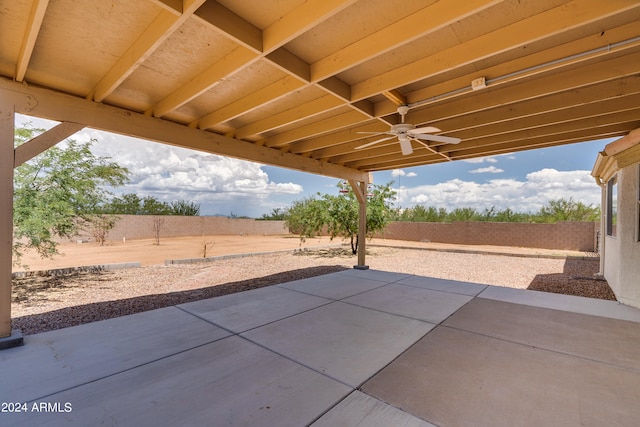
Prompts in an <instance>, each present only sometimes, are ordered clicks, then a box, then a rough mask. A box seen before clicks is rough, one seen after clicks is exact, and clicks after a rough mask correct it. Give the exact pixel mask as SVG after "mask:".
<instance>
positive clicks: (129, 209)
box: [99, 193, 200, 216]
mask: <svg viewBox="0 0 640 427" xmlns="http://www.w3.org/2000/svg"><path fill="white" fill-rule="evenodd" d="M99 211H100V212H102V213H110V214H119V215H183V216H198V215H200V205H199V204H198V203H194V202H187V201H185V200H178V201H175V202H170V203H167V202H162V201H160V200H158V199H157V198H155V197H151V196H146V197H143V198H141V197H140V196H138V195H137V194H135V193H127V194H123V195H121V196H119V197H113V198H112V199H111V200H110V201H109V202H108V203H105V204H103V205H102V206H101V207H100V208H99Z"/></svg>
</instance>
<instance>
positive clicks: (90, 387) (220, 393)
mask: <svg viewBox="0 0 640 427" xmlns="http://www.w3.org/2000/svg"><path fill="white" fill-rule="evenodd" d="M349 392H351V389H350V388H349V387H347V386H345V385H344V384H340V383H338V382H336V381H333V380H331V379H329V378H327V377H326V376H324V375H321V374H319V373H317V372H314V371H312V370H310V369H307V368H305V367H303V366H300V365H299V364H297V363H294V362H292V361H290V360H287V359H286V358H284V357H281V356H278V355H276V354H274V353H272V352H270V351H267V350H265V349H263V348H261V347H259V346H257V345H254V344H251V343H249V342H248V341H246V340H244V339H242V338H239V337H237V336H233V337H229V338H225V339H223V340H220V341H217V342H214V343H211V344H207V345H204V346H201V347H198V348H195V349H191V350H188V351H185V352H182V353H179V354H176V355H173V356H171V357H167V358H164V359H161V360H158V361H156V362H153V363H149V364H147V365H144V366H141V367H139V368H137V369H133V370H129V371H126V372H123V373H120V374H117V375H113V376H111V377H109V378H105V379H102V380H100V381H95V382H91V383H88V384H85V385H83V386H80V387H77V388H73V389H70V390H66V391H63V392H60V393H57V394H55V395H52V396H48V397H47V399H46V400H47V401H50V402H51V401H55V402H61V403H69V404H71V406H72V410H71V412H66V413H55V414H52V413H37V412H31V413H26V414H24V413H22V414H11V415H10V416H7V417H3V421H4V422H3V425H4V426H10V425H20V426H24V425H30V426H38V425H47V426H51V425H62V424H65V423H69V424H73V425H84V426H91V425H99V424H101V423H100V422H97V420H103V421H104V422H105V424H107V425H118V426H121V425H122V426H153V425H158V426H205V425H251V426H270V427H271V426H301V425H307V424H310V423H311V422H313V421H314V420H315V419H317V418H318V417H319V416H320V415H321V414H322V413H323V412H324V411H325V410H326V408H327V407H330V406H332V405H334V404H335V403H337V402H338V401H340V400H341V399H342V398H343V397H345V396H346V395H347V394H348V393H349ZM3 415H4V414H3Z"/></svg>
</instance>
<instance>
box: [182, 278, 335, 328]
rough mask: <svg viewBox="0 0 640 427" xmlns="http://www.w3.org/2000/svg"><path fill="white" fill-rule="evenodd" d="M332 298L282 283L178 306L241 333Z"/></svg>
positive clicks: (327, 301) (321, 303)
mask: <svg viewBox="0 0 640 427" xmlns="http://www.w3.org/2000/svg"><path fill="white" fill-rule="evenodd" d="M329 302H331V300H329V299H326V298H321V297H317V296H313V295H308V294H304V293H301V292H296V291H292V290H289V289H285V288H282V287H278V286H270V287H266V288H261V289H255V290H252V291H246V292H239V293H237V294H231V295H225V296H222V297H218V298H211V299H207V300H202V301H195V302H190V303H187V304H181V305H179V306H178V307H179V308H181V309H183V310H185V311H187V312H189V313H191V314H193V315H195V316H198V317H200V318H202V319H205V320H207V321H209V322H212V323H214V324H216V325H218V326H221V327H223V328H225V329H228V330H230V331H233V332H236V333H239V332H244V331H248V330H249V329H253V328H256V327H258V326H262V325H266V324H267V323H271V322H274V321H276V320H280V319H284V318H286V317H289V316H293V315H294V314H298V313H301V312H303V311H306V310H309V309H312V308H315V307H318V306H321V305H323V304H327V303H329Z"/></svg>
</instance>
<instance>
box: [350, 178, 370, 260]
mask: <svg viewBox="0 0 640 427" xmlns="http://www.w3.org/2000/svg"><path fill="white" fill-rule="evenodd" d="M349 184H350V185H351V188H352V189H353V192H354V193H355V195H356V199H358V207H359V211H358V264H357V265H354V266H353V268H355V269H358V270H367V269H368V268H369V266H368V265H366V259H365V258H366V250H367V244H366V242H367V185H368V183H367V182H361V181H360V182H357V181H353V180H349Z"/></svg>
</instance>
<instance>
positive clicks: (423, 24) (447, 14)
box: [311, 0, 502, 99]
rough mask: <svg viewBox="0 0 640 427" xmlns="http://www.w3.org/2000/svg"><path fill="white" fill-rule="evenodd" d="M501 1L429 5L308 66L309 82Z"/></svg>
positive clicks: (475, 0) (340, 70)
mask: <svg viewBox="0 0 640 427" xmlns="http://www.w3.org/2000/svg"><path fill="white" fill-rule="evenodd" d="M500 1H502V0H490V1H487V0H467V1H464V2H454V3H451V2H436V3H433V4H430V5H428V6H427V7H425V8H423V9H421V10H419V11H416V12H414V13H412V14H410V15H409V16H407V17H405V18H403V19H400V20H399V21H396V22H394V23H392V24H391V25H389V26H387V27H385V28H382V29H380V30H378V31H376V32H374V33H373V34H371V35H369V36H367V37H365V38H363V39H360V40H358V41H356V42H354V43H351V44H349V45H348V46H346V47H344V48H342V49H340V50H338V51H336V52H334V53H332V54H331V55H328V56H327V57H325V58H323V59H321V60H319V61H317V62H315V63H313V64H311V80H312V81H314V82H317V81H320V80H324V79H326V78H328V77H331V76H335V75H336V74H339V73H340V72H342V71H344V70H346V69H348V68H352V67H354V66H356V65H359V64H361V63H363V62H365V61H367V60H369V59H371V58H373V57H376V56H379V55H381V54H384V53H386V52H389V51H391V50H393V49H395V48H397V47H399V46H402V45H405V44H407V43H409V42H411V41H413V40H416V39H418V38H420V37H424V36H426V35H428V34H431V33H433V32H435V31H438V30H440V29H442V28H444V27H446V26H447V25H451V24H452V23H454V22H457V21H459V20H461V19H464V18H465V17H467V16H469V15H472V14H474V13H478V12H480V11H482V10H485V9H487V8H489V7H491V6H494V5H495V4H497V3H500ZM396 87H397V86H396ZM389 89H392V88H389ZM359 99H360V98H359Z"/></svg>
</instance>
